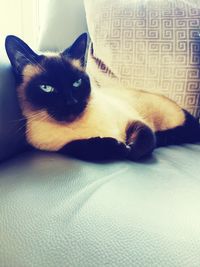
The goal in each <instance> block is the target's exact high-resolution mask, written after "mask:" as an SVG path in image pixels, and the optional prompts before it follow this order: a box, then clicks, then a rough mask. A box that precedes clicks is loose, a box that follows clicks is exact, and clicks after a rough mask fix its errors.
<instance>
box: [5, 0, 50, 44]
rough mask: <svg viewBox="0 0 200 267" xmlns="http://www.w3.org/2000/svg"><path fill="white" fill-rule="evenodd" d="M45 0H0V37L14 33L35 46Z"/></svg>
mask: <svg viewBox="0 0 200 267" xmlns="http://www.w3.org/2000/svg"><path fill="white" fill-rule="evenodd" d="M46 3H47V0H0V39H1V42H2V41H3V40H4V39H5V36H6V35H9V34H14V35H17V36H19V37H20V38H22V39H23V40H25V41H26V42H28V44H30V45H31V46H32V47H33V48H35V47H37V42H38V37H39V32H40V27H41V22H42V19H43V16H44V14H45V10H46Z"/></svg>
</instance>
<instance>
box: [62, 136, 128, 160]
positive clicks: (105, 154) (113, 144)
mask: <svg viewBox="0 0 200 267" xmlns="http://www.w3.org/2000/svg"><path fill="white" fill-rule="evenodd" d="M59 152H61V153H65V154H68V155H71V156H74V157H76V158H79V159H83V160H89V161H96V160H116V159H125V158H127V156H128V154H129V152H130V147H129V146H127V145H126V144H124V143H122V142H119V141H117V140H116V139H114V138H111V137H105V138H101V137H94V138H89V139H85V140H77V141H73V142H71V143H69V144H67V145H66V146H65V147H63V148H62V149H61V150H60V151H59Z"/></svg>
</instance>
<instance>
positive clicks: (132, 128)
mask: <svg viewBox="0 0 200 267" xmlns="http://www.w3.org/2000/svg"><path fill="white" fill-rule="evenodd" d="M126 144H127V145H128V146H129V147H130V153H129V155H128V158H129V159H130V160H138V159H140V158H142V157H144V156H147V155H149V154H151V152H152V151H153V149H154V148H155V145H156V138H155V135H154V133H153V131H152V130H151V129H150V128H149V127H148V126H147V125H146V124H144V123H143V122H141V121H135V122H132V123H130V124H129V125H128V127H127V131H126Z"/></svg>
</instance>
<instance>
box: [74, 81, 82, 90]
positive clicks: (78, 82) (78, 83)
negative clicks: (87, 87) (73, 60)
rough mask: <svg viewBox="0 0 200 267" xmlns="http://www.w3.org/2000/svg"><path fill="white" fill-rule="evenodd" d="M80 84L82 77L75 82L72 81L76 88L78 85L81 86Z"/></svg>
mask: <svg viewBox="0 0 200 267" xmlns="http://www.w3.org/2000/svg"><path fill="white" fill-rule="evenodd" d="M81 84H82V79H79V80H78V81H76V82H74V83H73V86H74V87H75V88H78V87H80V86H81Z"/></svg>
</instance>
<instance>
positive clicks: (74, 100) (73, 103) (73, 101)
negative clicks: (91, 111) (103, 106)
mask: <svg viewBox="0 0 200 267" xmlns="http://www.w3.org/2000/svg"><path fill="white" fill-rule="evenodd" d="M77 103H78V100H76V99H75V98H74V97H70V98H68V99H67V105H69V106H72V105H75V104H77Z"/></svg>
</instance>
